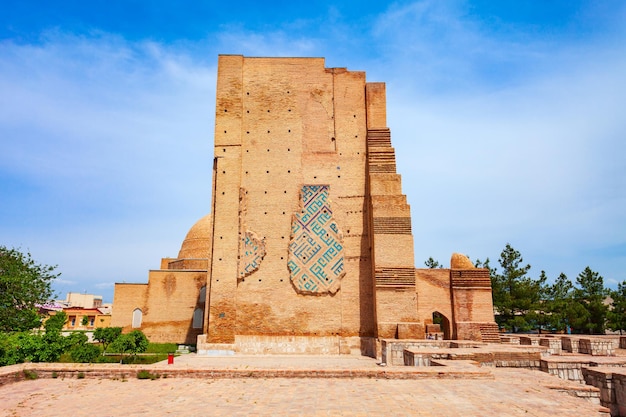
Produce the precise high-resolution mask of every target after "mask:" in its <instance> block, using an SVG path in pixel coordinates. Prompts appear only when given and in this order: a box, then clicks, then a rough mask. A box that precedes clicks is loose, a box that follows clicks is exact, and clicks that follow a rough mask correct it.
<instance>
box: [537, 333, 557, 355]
mask: <svg viewBox="0 0 626 417" xmlns="http://www.w3.org/2000/svg"><path fill="white" fill-rule="evenodd" d="M539 345H540V346H545V347H547V348H548V353H549V354H550V355H560V354H561V339H560V338H558V337H541V338H539Z"/></svg>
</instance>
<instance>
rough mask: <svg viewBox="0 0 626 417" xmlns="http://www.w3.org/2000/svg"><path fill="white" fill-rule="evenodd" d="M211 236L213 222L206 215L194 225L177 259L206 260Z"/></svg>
mask: <svg viewBox="0 0 626 417" xmlns="http://www.w3.org/2000/svg"><path fill="white" fill-rule="evenodd" d="M212 234H213V221H212V217H211V215H210V214H207V215H206V216H204V217H203V218H201V219H200V220H198V221H197V222H196V224H194V225H193V226H192V227H191V229H189V232H188V233H187V236H186V237H185V240H184V241H183V244H182V245H181V247H180V252H178V259H208V257H209V249H210V247H211V238H212Z"/></svg>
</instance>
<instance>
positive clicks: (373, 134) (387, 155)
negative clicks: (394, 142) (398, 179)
mask: <svg viewBox="0 0 626 417" xmlns="http://www.w3.org/2000/svg"><path fill="white" fill-rule="evenodd" d="M367 152H368V161H369V169H370V172H373V173H374V172H388V173H394V174H395V172H396V153H395V151H394V149H393V148H392V147H391V132H390V131H389V129H370V130H368V131H367Z"/></svg>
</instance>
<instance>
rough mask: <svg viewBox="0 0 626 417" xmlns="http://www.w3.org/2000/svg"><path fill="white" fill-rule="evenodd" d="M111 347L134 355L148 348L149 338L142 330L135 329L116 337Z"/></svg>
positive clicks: (122, 352)
mask: <svg viewBox="0 0 626 417" xmlns="http://www.w3.org/2000/svg"><path fill="white" fill-rule="evenodd" d="M111 349H112V350H114V351H115V352H116V353H121V354H130V355H133V357H134V356H136V355H137V354H138V353H143V352H145V351H146V349H148V338H147V337H146V335H144V334H143V332H141V331H140V330H133V331H132V332H130V333H127V334H123V335H121V336H120V337H118V338H117V339H115V341H114V342H113V343H111Z"/></svg>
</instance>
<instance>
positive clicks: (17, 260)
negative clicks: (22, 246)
mask: <svg viewBox="0 0 626 417" xmlns="http://www.w3.org/2000/svg"><path fill="white" fill-rule="evenodd" d="M55 268H56V266H47V265H40V264H38V263H36V262H35V261H34V260H33V259H32V257H31V255H30V253H25V254H24V253H21V252H20V251H18V250H16V249H9V248H7V247H5V246H0V331H3V332H19V331H24V330H30V329H33V328H35V327H39V325H40V317H39V314H38V307H37V305H38V304H43V303H45V302H46V301H48V300H49V299H50V298H51V297H52V287H51V285H52V281H53V280H54V279H55V278H57V277H58V276H59V275H60V274H57V273H55V272H54V270H55Z"/></svg>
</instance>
